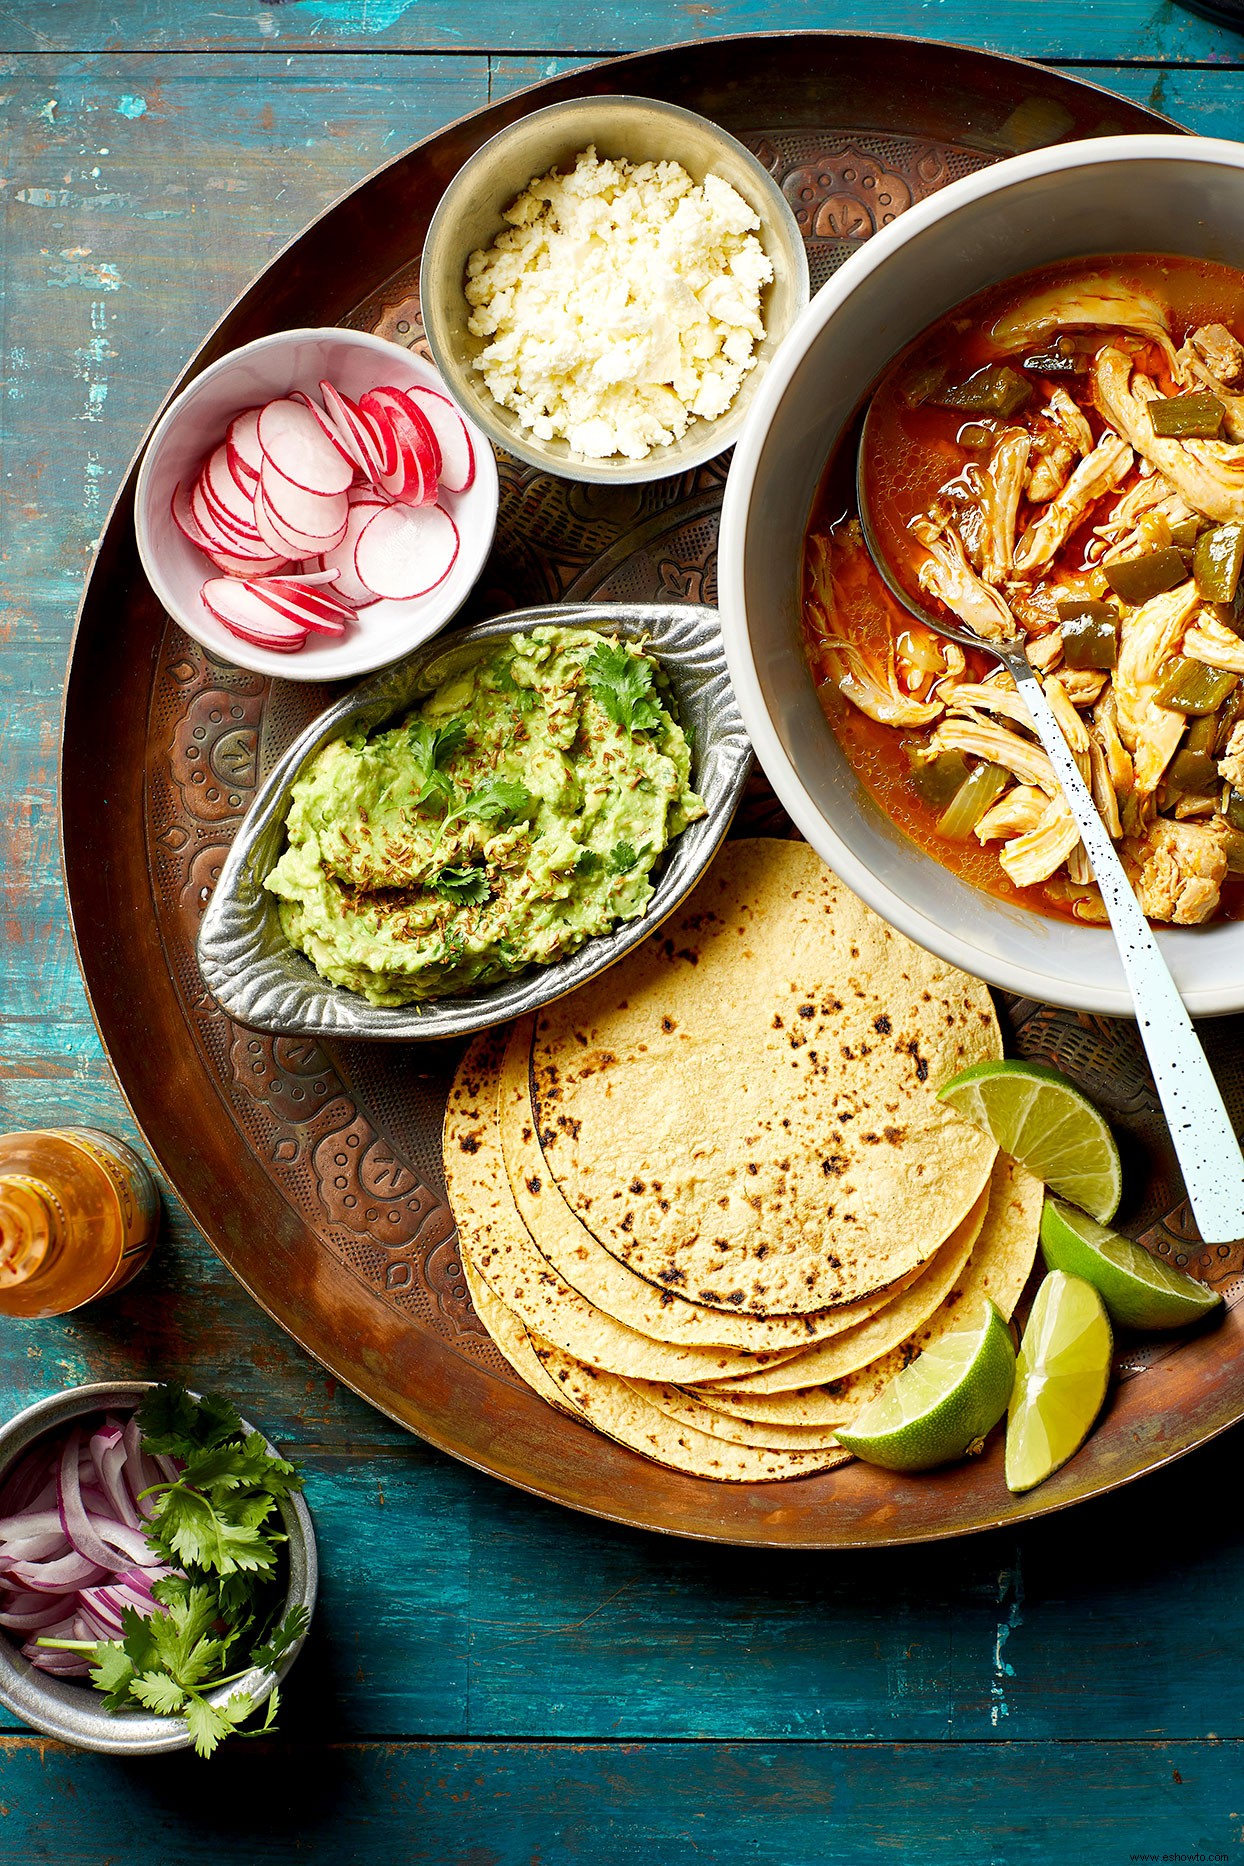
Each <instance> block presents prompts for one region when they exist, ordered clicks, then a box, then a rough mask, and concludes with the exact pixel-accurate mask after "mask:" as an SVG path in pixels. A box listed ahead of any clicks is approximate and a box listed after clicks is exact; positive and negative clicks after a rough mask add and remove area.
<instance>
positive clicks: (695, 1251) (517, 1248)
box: [445, 840, 1042, 1482]
mask: <svg viewBox="0 0 1244 1866" xmlns="http://www.w3.org/2000/svg"><path fill="white" fill-rule="evenodd" d="M1001 1053H1002V1050H1001V1039H1000V1035H999V1031H998V1025H997V1019H996V1017H995V1015H994V1010H993V1005H992V1002H991V1000H990V997H989V993H988V991H987V990H986V989H985V987H984V986H983V985H982V984H980V983H979V982H978V981H977V980H975V979H972V978H969V977H968V976H967V975H966V974H964V973H962V972H959V971H957V970H956V969H955V968H954V967H953V966H949V965H946V964H944V963H942V962H941V961H940V960H938V959H935V958H933V957H932V956H931V955H930V954H928V953H926V952H924V951H922V950H921V949H920V948H919V947H916V946H913V945H912V944H911V943H910V941H908V940H906V939H904V938H903V937H902V935H901V934H899V933H896V932H894V931H893V929H892V928H890V927H889V926H887V925H886V923H885V922H884V921H882V920H881V919H879V918H878V917H877V915H875V914H874V913H872V911H871V910H870V909H869V908H867V907H865V906H864V905H863V903H862V902H861V901H859V900H857V899H856V897H855V896H854V895H853V894H851V893H850V892H849V890H848V889H846V888H845V887H844V886H843V885H842V883H841V882H840V881H838V880H837V879H836V877H835V876H834V875H833V874H832V873H831V871H830V870H829V869H827V868H826V867H825V866H824V864H823V863H822V862H821V861H820V859H819V857H818V856H817V855H816V854H815V853H814V852H813V851H812V850H811V849H810V848H808V847H807V845H806V844H803V843H796V842H779V841H771V840H755V841H740V842H733V843H729V844H727V845H726V847H725V849H724V850H723V852H722V854H721V855H720V856H719V857H718V858H717V860H716V862H715V863H714V864H713V866H712V868H711V869H710V870H709V872H708V874H707V875H706V876H705V878H704V880H703V881H702V882H701V883H700V885H699V887H698V888H697V889H696V891H695V893H694V894H693V895H692V896H691V897H690V898H689V900H688V901H687V902H686V904H685V905H684V907H683V908H682V910H681V911H680V912H679V913H678V914H677V915H676V916H675V917H673V918H672V919H670V920H669V921H667V922H666V923H665V924H664V926H663V927H661V928H660V929H659V930H658V932H656V933H655V934H654V935H653V937H652V938H651V939H650V940H648V941H647V942H646V943H645V944H644V945H643V946H642V947H640V948H639V949H638V950H637V951H636V952H634V953H632V954H631V955H630V956H629V957H628V958H627V959H626V960H625V961H624V962H623V963H622V964H620V965H618V966H615V967H614V968H613V969H612V970H611V971H608V972H606V973H603V974H602V975H601V976H600V977H598V978H597V979H595V980H593V981H592V982H591V983H589V984H588V985H587V986H585V987H584V988H583V989H582V990H579V991H577V992H575V993H573V994H572V995H571V996H569V997H567V998H564V999H562V1000H560V1001H559V1002H558V1003H556V1004H553V1005H551V1006H549V1007H548V1008H547V1009H546V1010H545V1011H543V1012H542V1013H541V1014H540V1015H539V1016H538V1018H523V1019H520V1020H519V1022H518V1023H516V1024H514V1025H512V1026H510V1027H508V1028H507V1029H504V1030H501V1031H489V1032H486V1033H485V1034H484V1035H483V1036H481V1037H478V1038H476V1040H475V1041H474V1042H473V1043H472V1044H471V1046H470V1048H469V1049H468V1050H467V1053H466V1055H465V1056H464V1058H463V1060H462V1064H461V1066H460V1068H459V1070H458V1073H457V1077H456V1079H455V1082H454V1087H453V1091H452V1094H451V1096H450V1101H449V1107H448V1110H447V1112H446V1119H445V1169H446V1177H447V1181H448V1187H449V1196H450V1201H451V1203H452V1205H453V1209H454V1214H455V1216H456V1218H457V1221H458V1237H459V1243H460V1246H461V1251H462V1260H463V1270H464V1272H465V1275H466V1278H467V1283H468V1286H469V1288H470V1290H471V1295H472V1299H473V1301H474V1303H475V1307H476V1309H477V1311H478V1312H479V1316H480V1319H481V1320H482V1322H483V1323H484V1325H485V1327H486V1328H487V1329H488V1331H489V1333H490V1334H491V1336H492V1338H493V1340H494V1342H495V1343H496V1345H497V1347H498V1348H499V1349H500V1351H501V1353H502V1354H503V1355H504V1356H505V1358H506V1359H507V1360H508V1361H509V1362H510V1364H511V1366H512V1367H513V1368H514V1369H515V1370H516V1371H517V1372H518V1373H519V1374H520V1375H521V1376H522V1377H523V1379H524V1380H526V1381H527V1382H528V1383H529V1384H530V1385H531V1386H532V1387H533V1388H534V1389H535V1390H536V1391H537V1392H538V1393H540V1394H541V1395H542V1396H543V1397H544V1398H545V1399H547V1400H548V1401H549V1402H550V1403H551V1404H552V1405H555V1406H560V1407H562V1408H563V1409H564V1410H566V1411H568V1412H570V1413H572V1414H575V1415H576V1416H578V1417H580V1418H583V1419H586V1420H588V1421H589V1422H590V1423H591V1424H593V1425H595V1426H596V1427H597V1428H598V1429H599V1430H600V1431H602V1432H604V1433H606V1434H608V1436H609V1437H611V1438H615V1439H618V1440H620V1441H621V1442H622V1443H623V1444H625V1445H629V1446H631V1447H632V1448H633V1449H634V1450H636V1451H639V1452H642V1453H644V1454H645V1455H646V1456H648V1457H650V1458H654V1459H656V1460H657V1461H658V1462H659V1463H661V1464H666V1465H671V1466H673V1467H674V1468H675V1469H676V1470H680V1471H685V1472H689V1473H692V1474H694V1475H696V1476H700V1477H713V1478H719V1479H723V1480H729V1481H734V1482H755V1481H758V1480H765V1479H775V1478H786V1477H797V1476H803V1475H806V1474H809V1473H811V1472H815V1471H823V1470H827V1469H829V1468H831V1467H832V1466H833V1465H835V1464H837V1463H840V1462H843V1461H844V1460H845V1459H846V1458H847V1456H848V1454H847V1453H846V1452H845V1451H844V1450H843V1449H842V1448H841V1447H840V1446H839V1445H838V1443H837V1441H836V1438H835V1432H836V1430H837V1429H838V1428H839V1427H841V1426H843V1425H845V1424H846V1423H847V1422H848V1421H849V1420H850V1419H852V1418H853V1417H854V1416H855V1414H856V1413H857V1412H858V1411H859V1410H860V1408H861V1407H862V1406H864V1405H865V1404H866V1403H867V1402H868V1401H869V1400H870V1399H872V1398H874V1397H875V1395H876V1394H877V1393H879V1392H880V1391H881V1389H882V1388H883V1387H884V1386H885V1385H886V1383H887V1382H888V1381H889V1380H890V1379H891V1378H892V1377H893V1375H894V1374H895V1373H897V1372H898V1371H899V1370H900V1369H901V1368H902V1367H904V1366H906V1365H907V1363H908V1362H909V1361H910V1360H911V1359H912V1358H913V1357H914V1356H915V1355H916V1354H918V1353H919V1352H920V1351H921V1349H922V1348H924V1347H925V1346H926V1345H927V1344H928V1342H930V1341H931V1340H934V1339H935V1338H936V1337H937V1336H938V1335H940V1334H942V1333H944V1332H945V1331H946V1330H947V1329H950V1328H953V1327H954V1326H955V1325H956V1321H957V1320H958V1318H959V1316H960V1315H961V1314H964V1313H965V1312H967V1310H969V1309H970V1308H971V1307H973V1306H974V1305H976V1304H977V1303H978V1302H979V1299H980V1298H981V1297H983V1296H989V1297H991V1298H992V1299H993V1301H994V1302H996V1303H997V1305H998V1307H999V1308H1000V1309H1001V1311H1002V1313H1003V1314H1004V1315H1006V1316H1008V1317H1009V1316H1010V1314H1011V1312H1012V1310H1013V1308H1014V1306H1015V1304H1016V1302H1017V1300H1018V1298H1019V1295H1020V1292H1021V1290H1022V1289H1023V1286H1024V1283H1025V1282H1026V1280H1027V1277H1028V1273H1029V1270H1030V1268H1031V1266H1032V1261H1033V1256H1034V1254H1035V1250H1036V1242H1037V1230H1038V1223H1039V1219H1040V1211H1041V1197H1042V1188H1041V1185H1040V1183H1039V1181H1037V1180H1035V1179H1033V1178H1032V1177H1031V1176H1030V1175H1029V1174H1026V1173H1025V1172H1023V1171H1022V1169H1020V1168H1019V1167H1017V1166H1016V1165H1015V1164H1014V1163H1013V1162H1012V1161H1010V1160H1008V1159H1006V1158H1005V1157H1004V1156H1000V1155H999V1154H998V1152H997V1149H996V1148H995V1147H994V1145H993V1144H992V1142H991V1141H990V1140H988V1138H987V1137H986V1136H985V1135H984V1134H982V1133H981V1132H980V1131H979V1130H978V1129H977V1128H975V1127H972V1126H971V1125H969V1124H968V1123H966V1122H964V1121H962V1120H960V1119H959V1118H958V1116H956V1115H954V1114H953V1113H952V1112H951V1111H950V1110H949V1109H947V1108H946V1107H945V1106H944V1105H943V1104H942V1103H941V1102H939V1101H938V1100H937V1098H936V1093H935V1091H936V1089H937V1088H938V1086H939V1085H940V1084H941V1083H942V1082H944V1081H945V1080H946V1079H947V1078H948V1077H949V1076H951V1075H954V1074H955V1073H956V1071H958V1070H960V1069H963V1068H966V1067H967V1066H968V1065H969V1064H971V1063H975V1062H982V1061H985V1060H987V1059H989V1058H993V1057H997V1056H1000V1055H1001Z"/></svg>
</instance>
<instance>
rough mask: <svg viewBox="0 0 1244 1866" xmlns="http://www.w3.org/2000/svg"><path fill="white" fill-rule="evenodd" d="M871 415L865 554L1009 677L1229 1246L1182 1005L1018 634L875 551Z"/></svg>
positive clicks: (1159, 1084) (1166, 1100)
mask: <svg viewBox="0 0 1244 1866" xmlns="http://www.w3.org/2000/svg"><path fill="white" fill-rule="evenodd" d="M871 413H872V408H871V407H870V409H869V412H868V415H866V416H865V418H864V423H863V426H862V428H861V430H860V441H859V451H858V454H857V456H856V469H855V490H856V504H857V508H858V511H859V515H860V524H861V526H862V528H863V532H864V542H865V544H866V545H867V547H868V554H869V556H870V557H871V558H872V560H873V563H874V564H875V565H876V567H877V570H878V572H879V573H880V576H881V579H882V581H883V582H884V584H885V585H886V588H887V589H888V590H889V591H890V594H891V595H892V596H893V597H894V598H895V600H896V601H897V602H899V603H901V604H902V606H903V608H904V609H906V610H907V611H908V613H909V614H910V615H913V616H915V617H916V619H917V620H918V621H920V622H923V623H924V624H925V626H926V627H927V628H931V629H933V630H934V631H935V632H936V633H937V634H939V635H945V636H946V637H947V638H948V639H949V640H950V641H957V642H959V643H960V645H961V646H962V647H965V648H983V649H984V650H985V652H986V653H987V654H992V655H994V656H996V657H997V659H998V660H999V661H1001V662H1002V664H1003V665H1004V667H1006V668H1007V669H1008V670H1009V672H1010V674H1011V675H1012V677H1013V679H1014V681H1015V685H1016V687H1017V688H1018V689H1019V692H1020V693H1021V695H1022V696H1023V699H1024V703H1025V705H1026V706H1027V708H1028V711H1029V713H1030V714H1031V716H1032V723H1033V728H1034V730H1035V732H1036V734H1037V737H1038V738H1039V739H1040V741H1041V743H1042V745H1043V746H1044V747H1045V750H1046V752H1047V753H1048V754H1049V758H1050V762H1051V764H1052V765H1053V767H1054V772H1055V775H1056V776H1057V778H1058V781H1059V783H1060V784H1061V785H1062V787H1063V794H1064V795H1065V797H1066V799H1067V803H1068V806H1069V808H1070V810H1071V814H1072V816H1073V817H1074V818H1075V820H1076V827H1077V828H1078V829H1079V831H1080V837H1081V840H1082V841H1083V843H1084V847H1085V851H1086V852H1087V854H1088V858H1089V861H1090V862H1091V863H1092V865H1093V873H1094V875H1095V876H1096V879H1097V885H1098V887H1099V888H1100V889H1101V897H1102V900H1103V901H1104V902H1105V906H1106V912H1107V913H1108V914H1109V916H1110V925H1111V927H1112V928H1113V930H1114V937H1115V941H1116V943H1117V945H1118V948H1119V958H1120V959H1121V960H1122V963H1123V972H1124V976H1125V977H1126V979H1127V983H1128V988H1129V989H1130V991H1131V994H1132V1003H1133V1005H1134V1006H1135V1009H1136V1022H1137V1024H1138V1025H1139V1026H1140V1036H1141V1041H1142V1042H1143V1044H1144V1046H1145V1054H1146V1056H1147V1057H1148V1058H1149V1067H1150V1069H1151V1070H1152V1071H1153V1080H1154V1085H1155V1087H1156V1088H1157V1091H1158V1098H1159V1100H1160V1101H1161V1103H1162V1112H1163V1113H1164V1114H1165V1116H1166V1123H1167V1126H1168V1127H1169V1128H1170V1132H1171V1141H1172V1143H1173V1145H1174V1148H1175V1154H1176V1157H1177V1159H1178V1161H1179V1165H1180V1169H1181V1171H1182V1172H1183V1176H1184V1187H1185V1190H1186V1191H1187V1194H1188V1200H1189V1203H1190V1204H1191V1206H1192V1212H1193V1216H1194V1217H1195V1219H1196V1222H1197V1229H1198V1230H1199V1231H1200V1233H1201V1236H1202V1238H1203V1239H1204V1240H1205V1242H1206V1243H1207V1244H1232V1243H1234V1242H1235V1241H1236V1239H1237V1238H1244V1155H1242V1154H1241V1152H1240V1143H1239V1141H1238V1140H1237V1139H1236V1137H1235V1130H1234V1129H1233V1127H1232V1125H1231V1120H1230V1117H1229V1115H1228V1114H1227V1110H1226V1107H1225V1105H1224V1103H1223V1099H1222V1093H1221V1091H1220V1089H1219V1087H1218V1084H1217V1082H1215V1080H1214V1072H1213V1070H1212V1069H1211V1068H1210V1066H1209V1059H1208V1057H1207V1056H1206V1054H1205V1051H1204V1050H1203V1049H1202V1048H1201V1040H1200V1038H1199V1037H1198V1036H1197V1034H1196V1031H1195V1030H1194V1029H1193V1027H1192V1019H1191V1018H1190V1017H1189V1016H1188V1009H1187V1006H1186V1005H1185V1003H1184V1001H1183V999H1182V998H1181V997H1180V995H1179V988H1178V986H1177V985H1176V984H1175V981H1174V979H1173V978H1172V977H1171V974H1170V969H1169V967H1168V966H1167V963H1166V961H1165V959H1164V958H1163V957H1162V953H1161V950H1160V948H1159V946H1158V942H1157V940H1156V939H1155V938H1154V936H1153V931H1152V929H1151V927H1150V925H1149V922H1148V920H1147V919H1146V918H1145V916H1144V914H1143V913H1142V911H1141V907H1140V902H1139V901H1138V900H1137V899H1136V896H1135V893H1134V892H1133V890H1132V885H1131V883H1130V881H1129V880H1128V878H1127V875H1126V873H1125V871H1124V868H1123V864H1122V862H1121V861H1120V860H1119V854H1118V851H1117V849H1116V848H1115V846H1114V843H1113V842H1112V841H1111V840H1110V833H1109V831H1108V830H1107V828H1106V826H1105V824H1104V823H1103V822H1102V820H1101V818H1100V816H1099V815H1098V814H1097V806H1096V804H1095V803H1094V802H1093V798H1092V795H1091V793H1090V791H1089V788H1088V785H1087V784H1086V783H1085V782H1084V779H1083V778H1082V777H1081V776H1080V767H1079V766H1078V765H1077V763H1076V761H1075V759H1074V758H1073V756H1072V754H1071V747H1070V746H1069V745H1068V743H1067V741H1066V739H1065V738H1064V737H1063V734H1062V730H1061V728H1060V727H1059V724H1058V721H1057V719H1056V718H1055V717H1054V714H1053V712H1052V711H1051V709H1050V703H1049V701H1048V700H1047V699H1046V697H1045V693H1044V690H1043V688H1042V686H1041V682H1040V680H1039V679H1038V678H1037V676H1036V674H1035V672H1034V671H1033V669H1032V667H1031V666H1030V665H1029V662H1028V657H1027V655H1026V654H1025V653H1024V649H1023V646H1022V643H1021V641H1015V642H1008V643H1003V642H996V641H986V640H985V638H984V637H983V636H981V635H977V634H975V633H974V631H973V630H971V629H968V628H965V627H963V626H962V624H956V623H952V622H949V621H947V620H946V619H945V618H944V617H942V616H939V615H936V614H934V612H933V611H932V610H931V609H928V608H926V607H925V606H924V605H923V604H922V603H920V602H919V601H918V600H917V599H916V598H915V597H914V596H912V594H911V593H910V591H909V590H908V589H907V588H906V587H905V585H904V584H903V582H902V580H901V579H900V578H899V576H898V575H897V573H896V571H895V569H894V566H893V565H892V564H891V562H890V560H889V558H888V557H887V555H886V553H885V551H884V549H883V548H882V545H881V541H880V539H879V537H878V536H877V532H876V529H875V527H874V525H873V522H872V513H871V511H870V509H869V488H868V475H867V472H866V470H865V462H866V459H867V456H868V433H869V418H870V416H871Z"/></svg>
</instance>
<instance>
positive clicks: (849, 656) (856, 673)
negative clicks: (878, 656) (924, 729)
mask: <svg viewBox="0 0 1244 1866" xmlns="http://www.w3.org/2000/svg"><path fill="white" fill-rule="evenodd" d="M822 653H823V656H824V660H825V666H826V668H827V670H828V672H829V677H830V679H831V680H832V681H833V683H834V685H835V686H836V687H837V689H838V691H839V693H841V694H842V695H843V697H844V698H845V699H848V700H850V702H851V704H852V705H853V706H857V707H858V708H859V710H860V712H861V713H867V715H868V717H869V718H870V719H875V720H876V721H877V722H878V724H880V725H883V726H927V725H930V724H931V723H932V721H933V720H935V719H936V718H937V717H938V716H939V714H940V713H941V711H942V704H941V701H940V700H916V699H913V698H912V696H911V694H909V693H904V692H903V691H902V689H901V688H900V687H899V684H898V681H897V680H896V679H895V675H894V668H893V666H892V665H891V667H890V670H889V677H888V679H887V680H886V681H885V682H883V681H882V680H881V678H880V676H879V675H878V673H877V670H876V668H874V666H873V665H872V663H871V661H869V659H868V657H867V656H866V655H865V654H864V653H863V652H862V651H861V650H860V649H859V648H857V647H856V646H855V643H854V642H850V641H844V640H843V639H842V637H841V636H840V635H827V636H826V637H825V640H824V646H823V649H822Z"/></svg>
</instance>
